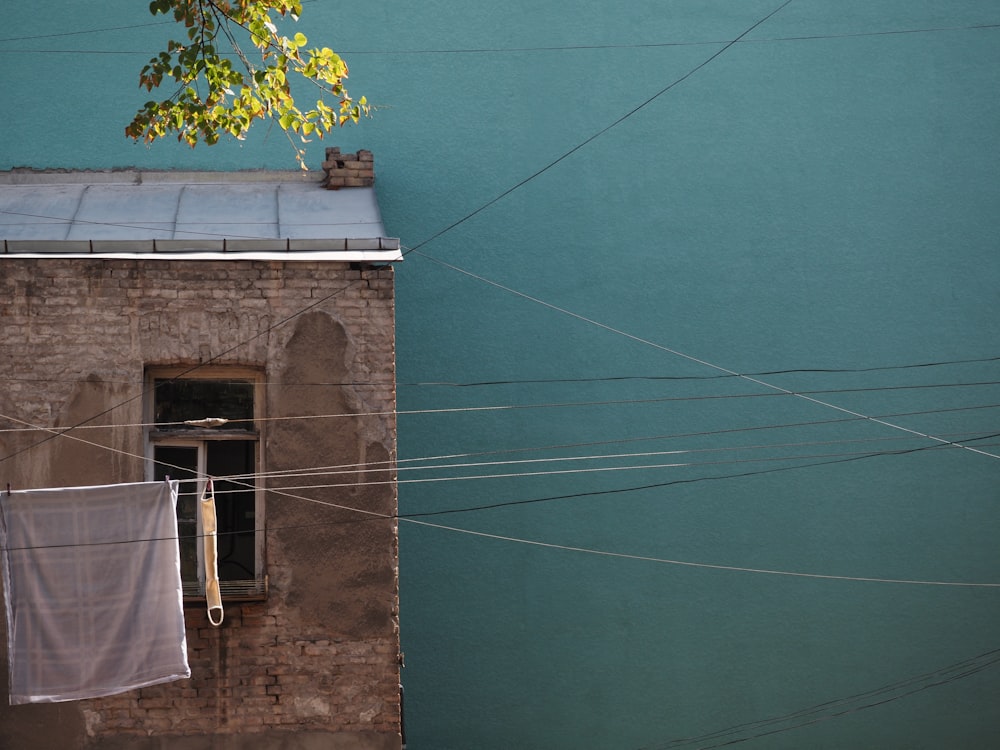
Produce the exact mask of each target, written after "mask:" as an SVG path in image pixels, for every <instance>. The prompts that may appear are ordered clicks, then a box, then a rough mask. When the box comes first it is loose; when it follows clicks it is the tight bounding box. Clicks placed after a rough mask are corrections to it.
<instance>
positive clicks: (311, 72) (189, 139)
mask: <svg viewBox="0 0 1000 750" xmlns="http://www.w3.org/2000/svg"><path fill="white" fill-rule="evenodd" d="M149 12H150V13H152V14H153V15H158V14H164V15H166V14H169V13H172V14H173V16H174V19H175V20H176V21H177V22H178V23H180V24H183V26H184V27H185V29H186V33H185V36H186V37H187V41H185V42H179V41H175V40H172V41H170V42H168V44H167V49H166V50H165V51H163V52H160V53H159V54H158V55H157V56H156V57H153V58H152V59H151V60H150V61H149V63H148V64H147V65H146V66H145V67H144V68H143V69H142V71H141V72H140V74H139V86H140V87H141V88H145V89H146V90H147V91H152V90H153V89H154V88H159V87H160V86H161V85H162V84H163V83H164V82H169V81H171V80H172V81H173V83H174V84H175V85H176V90H175V91H174V93H173V94H172V95H171V96H170V97H169V98H168V99H165V100H163V101H160V102H155V101H149V102H146V104H145V105H144V106H143V108H142V109H140V110H139V111H138V112H137V113H136V115H135V117H134V118H133V120H132V122H131V123H129V125H128V126H127V127H126V128H125V134H126V135H127V136H128V137H130V138H133V139H135V140H143V141H145V142H147V143H150V142H152V141H154V140H156V139H157V138H163V137H165V136H166V135H168V134H174V133H176V135H177V140H179V141H181V142H185V143H188V144H189V145H190V146H192V147H194V146H195V145H197V144H198V142H199V141H200V142H204V143H206V144H209V145H211V144H213V143H216V142H218V140H219V137H220V136H221V135H229V136H232V137H234V138H237V139H240V140H242V139H243V138H245V137H246V132H247V131H248V130H249V129H250V126H251V125H252V124H253V122H254V121H255V120H258V119H265V118H272V119H274V120H276V121H277V123H278V125H279V126H280V127H281V128H282V129H283V130H284V131H285V133H286V135H288V137H289V139H290V141H291V133H296V134H298V136H299V138H300V139H301V140H302V141H307V140H308V139H307V136H311V135H315V136H317V137H319V138H322V137H323V135H324V134H325V133H329V132H330V131H331V130H333V128H335V127H338V126H342V125H344V124H346V123H347V122H357V121H358V120H359V119H360V118H361V117H362V116H364V115H368V114H369V112H370V108H369V106H368V103H367V100H366V99H365V98H364V97H361V98H360V99H358V100H357V101H355V100H353V99H352V98H351V97H350V96H349V95H348V93H347V89H346V88H345V86H344V79H345V78H347V74H348V69H347V64H346V63H344V61H343V60H342V59H341V58H340V56H339V55H337V53H335V52H334V51H333V50H331V49H330V48H328V47H322V48H312V49H306V45H307V44H308V43H309V40H308V39H307V38H306V36H305V34H302V33H301V32H299V33H296V34H295V35H294V36H292V37H291V38H289V37H287V36H284V35H282V34H280V33H279V30H278V26H277V23H276V18H275V17H274V16H276V17H277V19H280V18H281V17H286V16H287V17H289V18H290V19H291V20H296V19H297V18H298V16H299V15H300V14H301V12H302V4H301V2H300V1H299V0H153V1H152V2H151V3H150V4H149ZM272 14H274V16H272ZM220 35H221V36H222V38H223V41H224V42H226V43H227V46H228V47H229V48H231V49H232V52H231V53H223V52H220V51H219V49H218V46H217V41H218V39H219V36H220ZM241 39H242V40H245V41H246V42H249V45H250V46H252V47H253V48H254V50H255V52H254V59H253V61H251V59H250V58H249V57H248V56H247V55H246V54H245V53H244V51H243V49H242V47H241V46H240V40H241ZM230 57H235V58H236V60H237V61H238V66H234V64H233V61H232V60H231V59H230ZM258 58H259V59H258ZM290 79H291V80H297V81H302V80H304V81H308V82H310V83H312V84H313V85H315V86H317V87H319V89H320V90H321V93H320V98H319V99H318V100H317V102H316V107H315V108H314V109H311V110H309V111H306V112H303V111H302V110H301V109H299V108H298V106H296V103H295V99H294V97H293V96H292V93H291V85H290ZM236 92H239V93H236ZM325 97H331V98H332V100H333V101H332V102H331V103H330V104H328V103H327V102H326V101H325ZM331 105H332V106H331ZM292 147H293V149H294V151H295V158H296V159H297V160H298V162H299V164H300V166H301V167H302V168H303V169H306V165H305V163H304V161H303V153H304V152H303V151H302V150H300V149H299V148H297V147H295V145H294V142H292Z"/></svg>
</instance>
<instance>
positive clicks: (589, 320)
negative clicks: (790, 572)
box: [412, 248, 1000, 460]
mask: <svg viewBox="0 0 1000 750" xmlns="http://www.w3.org/2000/svg"><path fill="white" fill-rule="evenodd" d="M412 252H414V253H416V254H417V255H419V256H421V257H422V258H426V259H427V260H429V261H432V262H434V263H437V264H439V265H441V266H444V267H445V268H450V269H451V270H453V271H456V272H458V273H462V274H465V275H466V276H469V277H471V278H474V279H477V280H479V281H482V282H483V283H486V284H489V285H491V286H494V287H496V288H498V289H501V290H503V291H506V292H509V293H510V294H514V295H516V296H518V297H521V298H523V299H526V300H528V301H529V302H534V303H536V304H539V305H541V306H543V307H546V308H548V309H550V310H554V311H556V312H559V313H562V314H563V315H568V316H569V317H571V318H575V319H577V320H579V321H582V322H584V323H587V324H589V325H593V326H596V327H598V328H601V329H603V330H605V331H608V332H610V333H614V334H616V335H619V336H623V337H625V338H627V339H630V340H632V341H635V342H637V343H640V344H643V345H645V346H650V347H653V348H654V349H658V350H660V351H662V352H666V353H668V354H672V355H674V356H676V357H680V358H682V359H686V360H688V361H689V362H694V363H696V364H699V365H704V366H705V367H708V368H711V369H713V370H717V371H719V372H723V373H726V374H727V375H732V376H733V377H737V378H740V379H741V380H746V381H747V382H750V383H756V384H757V385H760V386H763V387H765V388H769V389H771V390H772V391H774V392H776V393H779V394H782V395H785V396H794V397H795V398H799V399H802V400H804V401H808V402H810V403H813V404H816V405H817V406H822V407H825V408H828V409H833V410H835V411H838V412H841V413H842V414H850V415H851V416H854V417H857V418H859V419H865V420H868V421H870V422H873V423H875V424H879V425H882V426H883V427H889V428H891V429H894V430H900V431H902V432H907V433H909V434H911V435H917V436H919V437H923V438H926V439H928V440H933V441H936V442H939V443H946V444H948V443H950V441H948V440H945V439H944V438H941V437H937V436H935V435H931V434H929V433H926V432H921V431H919V430H913V429H910V428H908V427H903V426H902V425H899V424H896V423H894V422H888V421H886V420H884V419H879V418H878V417H873V416H870V415H867V414H863V413H861V412H858V411H854V410H853V409H848V408H846V407H843V406H837V405H836V404H833V403H830V402H829V401H824V400H822V399H818V398H815V397H813V396H811V395H808V394H805V393H797V392H795V391H792V390H790V389H788V388H783V387H782V386H779V385H775V384H773V383H770V382H768V381H765V380H762V379H760V378H757V377H754V376H751V375H744V374H742V373H739V372H737V371H736V370H730V369H729V368H727V367H723V366H722V365H718V364H715V363H713V362H709V361H708V360H705V359H700V358H698V357H695V356H693V355H691V354H686V353H684V352H682V351H680V350H678V349H672V348H670V347H668V346H664V345H662V344H657V343H655V342H653V341H650V340H649V339H644V338H642V337H640V336H636V335H635V334H632V333H628V332H627V331H624V330H622V329H620V328H615V327H613V326H611V325H608V324H606V323H601V322H599V321H597V320H594V319H592V318H588V317H586V316H584V315H581V314H579V313H575V312H572V311H571V310H567V309H566V308H563V307H559V306H558V305H554V304H552V303H551V302H546V301H544V300H541V299H539V298H538V297H533V296H531V295H530V294H526V293H524V292H520V291H518V290H516V289H512V288H511V287H508V286H505V285H503V284H501V283H499V282H497V281H493V280H492V279H488V278H486V277H485V276H482V275H480V274H476V273H473V272H472V271H467V270H466V269H464V268H460V267H458V266H456V265H454V264H452V263H448V262H446V261H443V260H441V259H439V258H435V257H433V256H431V255H427V254H426V253H423V252H421V251H419V250H417V249H416V248H413V249H412ZM954 445H955V446H956V447H959V448H964V449H965V450H968V451H970V452H972V453H978V454H980V455H983V456H986V457H988V458H993V459H998V460H1000V454H996V453H990V452H988V451H982V450H979V449H977V448H973V447H971V446H963V445H961V444H959V443H954Z"/></svg>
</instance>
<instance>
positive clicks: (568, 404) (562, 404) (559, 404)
mask: <svg viewBox="0 0 1000 750" xmlns="http://www.w3.org/2000/svg"><path fill="white" fill-rule="evenodd" d="M994 385H1000V381H996V380H992V381H981V382H977V383H928V384H925V385H896V386H876V387H869V388H821V389H818V390H796V391H791V390H787V391H786V390H785V389H781V391H782V392H774V391H770V392H766V393H726V394H715V395H707V396H662V397H658V398H632V399H611V400H604V401H556V402H549V403H538V404H494V405H487V406H454V407H447V408H441V409H402V410H399V409H397V410H392V411H370V412H340V413H337V414H300V415H295V416H284V417H246V418H238V419H227V420H225V424H227V425H231V426H239V425H253V424H255V423H258V422H259V423H264V422H290V421H310V420H314V419H316V420H318V419H350V418H365V417H385V416H392V415H395V416H403V417H405V416H417V415H428V414H462V413H466V412H495V411H520V410H526V409H527V410H530V409H569V408H590V407H595V406H639V405H647V404H661V403H678V402H680V403H686V402H694V401H720V400H731V399H748V398H780V397H783V396H811V395H818V394H826V393H873V392H886V391H910V390H925V389H930V388H977V387H983V386H994ZM856 416H859V417H860V416H861V415H856ZM866 418H867V417H866ZM22 424H26V423H22ZM183 424H186V423H183V422H133V423H130V424H113V425H89V426H84V425H81V426H80V427H78V428H77V429H91V430H96V429H110V428H124V427H150V428H154V429H155V428H162V429H168V428H176V427H180V426H181V425H183ZM193 426H196V425H193ZM51 429H52V428H49V427H23V428H3V429H0V433H5V432H31V431H33V430H46V431H51Z"/></svg>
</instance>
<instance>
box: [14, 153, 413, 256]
mask: <svg viewBox="0 0 1000 750" xmlns="http://www.w3.org/2000/svg"><path fill="white" fill-rule="evenodd" d="M0 240H2V247H0V257H12V256H17V257H42V258H52V257H77V256H80V255H87V256H90V257H100V258H149V257H150V256H155V257H157V258H161V259H173V258H183V259H186V260H194V259H217V258H229V259H231V258H243V259H248V260H339V261H349V262H351V261H357V262H383V263H384V262H391V261H397V260H401V259H402V254H401V253H400V245H399V240H398V239H395V238H391V237H386V236H385V228H384V227H383V225H382V217H381V214H380V213H379V207H378V200H377V199H376V197H375V191H374V189H373V188H342V189H340V190H326V189H324V188H322V187H321V186H320V184H319V183H318V181H317V177H316V176H314V175H312V174H309V173H299V172H144V171H137V170H126V171H119V172H18V171H15V172H5V173H0Z"/></svg>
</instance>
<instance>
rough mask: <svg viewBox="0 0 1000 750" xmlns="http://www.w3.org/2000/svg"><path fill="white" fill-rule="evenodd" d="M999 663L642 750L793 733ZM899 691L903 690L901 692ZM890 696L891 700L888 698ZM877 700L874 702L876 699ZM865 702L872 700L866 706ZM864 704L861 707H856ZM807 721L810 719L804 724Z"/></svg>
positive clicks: (969, 665)
mask: <svg viewBox="0 0 1000 750" xmlns="http://www.w3.org/2000/svg"><path fill="white" fill-rule="evenodd" d="M998 662H1000V649H996V650H992V651H986V652H984V653H982V654H977V655H976V656H973V657H969V658H967V659H963V660H961V661H959V662H956V663H954V664H950V665H948V666H946V667H942V668H940V669H935V670H933V671H930V672H926V673H924V674H921V675H917V676H914V677H909V678H906V679H903V680H899V681H897V682H894V683H890V684H887V685H883V686H881V687H879V688H875V689H873V690H868V691H865V692H862V693H855V694H853V695H849V696H846V697H843V698H836V699H834V700H830V701H826V702H825V703H820V704H817V705H815V706H811V707H809V708H804V709H800V710H798V711H794V712H791V713H788V714H784V715H782V716H775V717H771V718H767V719H759V720H757V721H751V722H745V723H743V724H737V725H734V726H731V727H728V728H726V729H720V730H717V731H715V732H709V733H707V734H702V735H699V736H697V737H684V738H680V739H676V740H671V741H669V742H666V743H663V744H658V745H656V746H648V747H645V748H641V750H671V749H672V748H677V747H685V746H689V745H701V743H704V742H712V741H715V740H719V739H724V738H726V737H732V736H734V735H736V736H737V738H736V739H732V740H729V741H726V742H722V743H721V744H715V745H701V747H702V748H703V750H707V749H708V748H717V747H724V746H727V745H734V744H738V743H740V742H746V741H748V740H752V739H757V738H759V737H764V736H768V735H771V734H777V733H779V732H785V731H790V730H792V729H798V728H800V727H803V726H807V725H810V724H816V723H818V722H821V721H826V720H828V719H833V718H837V717H840V716H845V715H847V714H850V713H855V712H857V711H862V710H865V709H868V708H874V707H875V706H880V705H884V704H886V703H890V702H892V701H895V700H899V699H901V698H905V697H907V696H910V695H913V694H914V693H917V692H920V691H923V690H927V689H929V688H933V687H939V686H941V685H946V684H949V683H951V682H955V681H956V680H960V679H964V678H966V677H971V676H972V675H974V674H978V673H979V672H981V671H983V670H984V669H987V668H989V667H991V666H993V665H994V664H996V663H998ZM900 691H904V692H902V693H900ZM893 693H900V694H898V695H892V694H893ZM886 696H888V697H886ZM873 699H875V700H873ZM864 701H870V702H868V703H864ZM857 703H861V705H854V706H851V704H857ZM810 717H811V718H810ZM804 719H808V720H805V721H803V720H804ZM787 722H799V723H794V724H792V725H790V726H785V727H780V728H779V729H776V730H771V731H766V732H757V733H755V734H749V735H748V734H747V732H751V731H756V730H760V729H763V728H765V727H773V726H776V725H781V724H785V723H787Z"/></svg>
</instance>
